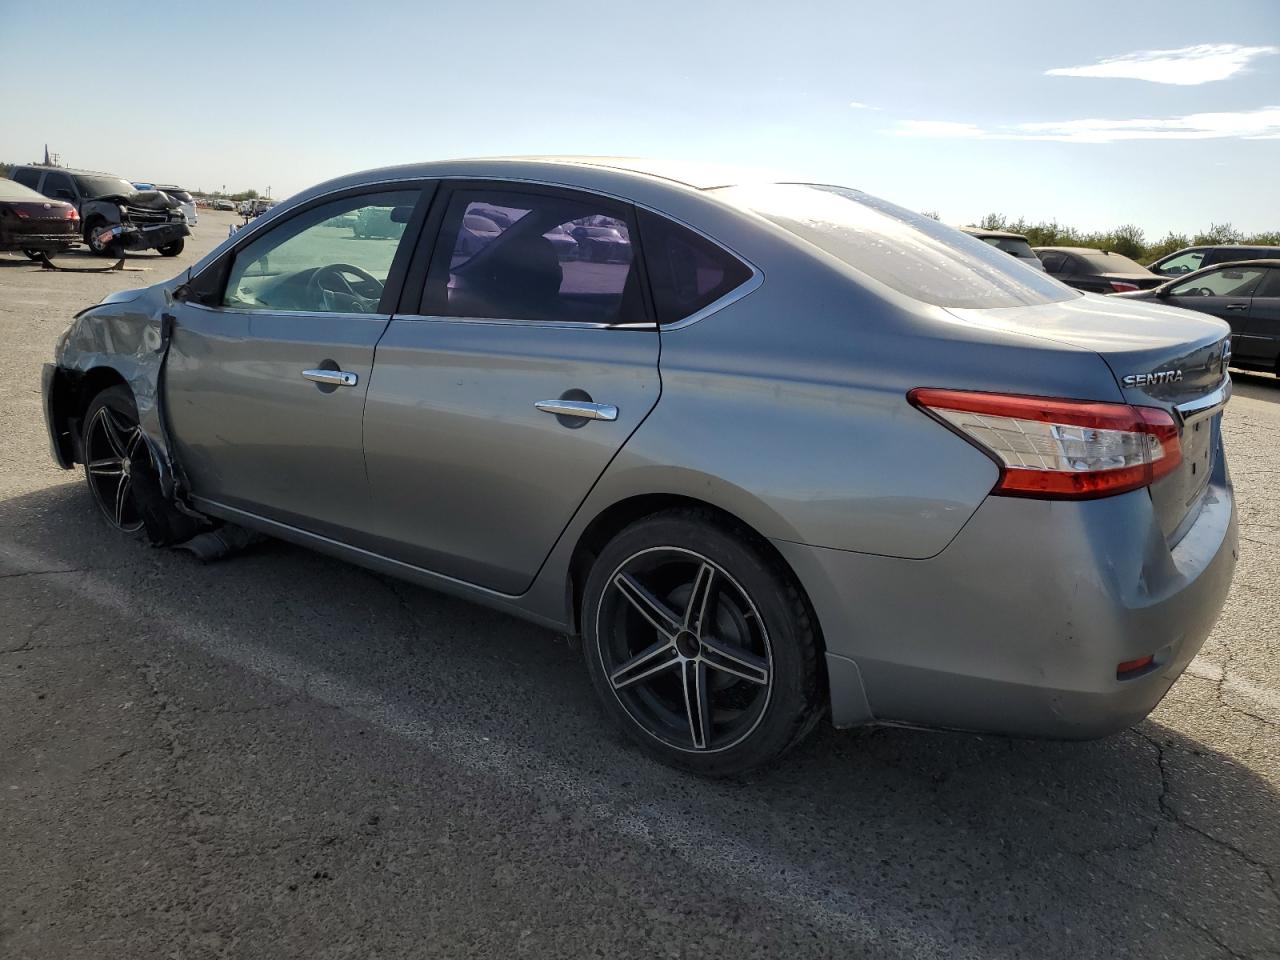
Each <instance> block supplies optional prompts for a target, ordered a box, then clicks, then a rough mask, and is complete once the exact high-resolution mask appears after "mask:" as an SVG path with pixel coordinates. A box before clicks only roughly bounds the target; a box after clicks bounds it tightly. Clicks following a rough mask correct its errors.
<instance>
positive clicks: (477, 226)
mask: <svg viewBox="0 0 1280 960" xmlns="http://www.w3.org/2000/svg"><path fill="white" fill-rule="evenodd" d="M631 234H632V228H631V223H630V221H629V215H628V212H627V210H626V209H625V208H624V207H622V206H621V205H617V204H614V203H612V202H610V201H608V200H605V199H603V198H595V197H591V196H589V195H582V196H581V197H580V198H577V197H575V198H570V197H567V196H563V195H560V194H545V195H544V194H539V193H523V192H514V191H512V192H508V191H505V190H501V189H493V190H463V191H458V192H456V193H454V194H453V196H452V197H451V198H450V201H449V206H448V208H447V210H446V211H445V216H444V221H443V223H442V224H441V227H440V235H439V239H438V240H437V243H436V247H435V253H434V254H433V256H432V262H431V269H430V270H429V272H428V274H427V284H426V290H425V295H424V298H423V312H424V313H427V314H429V315H432V316H440V317H472V318H477V319H490V320H538V321H550V322H569V323H604V324H613V323H639V322H644V320H645V310H644V302H643V299H642V295H641V292H640V282H639V277H638V275H637V273H636V265H635V263H634V262H633V255H632V246H631Z"/></svg>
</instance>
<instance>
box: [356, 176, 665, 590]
mask: <svg viewBox="0 0 1280 960" xmlns="http://www.w3.org/2000/svg"><path fill="white" fill-rule="evenodd" d="M583 226H591V227H603V228H607V229H609V230H612V231H616V235H617V236H618V237H619V238H620V242H615V243H614V244H613V245H612V248H611V249H610V250H609V251H608V256H604V255H603V254H602V252H601V251H599V250H595V249H593V250H586V249H583V247H582V246H581V245H580V244H579V243H578V241H577V240H575V238H574V230H575V228H577V227H583ZM636 235H637V234H636V229H635V221H634V212H633V210H632V209H631V207H630V206H629V205H626V204H623V203H620V202H618V201H616V200H612V199H608V198H604V197H600V196H596V195H594V194H587V193H580V192H576V191H565V190H557V189H552V188H535V187H532V186H526V185H518V186H517V185H514V184H507V183H502V182H476V183H462V182H456V183H453V184H451V185H450V186H449V187H448V189H447V190H442V195H441V196H440V197H439V198H438V199H437V201H436V204H435V209H434V210H433V213H432V217H431V219H430V220H429V222H428V224H427V228H426V231H425V232H424V246H429V247H431V250H430V251H427V250H423V251H421V253H420V255H419V256H417V257H415V268H414V269H413V270H411V271H410V275H409V279H408V280H407V281H406V298H405V311H404V312H403V313H398V314H397V315H396V316H395V317H394V318H393V319H392V320H391V323H390V324H389V326H388V328H387V331H386V333H385V335H384V336H383V338H382V340H381V341H380V342H379V344H378V351H377V360H376V363H375V367H374V373H373V379H372V383H371V386H370V388H369V395H368V400H367V403H366V407H365V417H364V443H365V461H366V464H367V468H368V475H369V483H370V488H371V493H372V497H373V510H374V514H375V522H376V528H377V531H378V534H379V536H380V537H381V538H382V542H381V544H380V547H379V552H381V553H385V554H387V555H390V556H392V557H395V558H397V559H400V560H402V561H404V562H407V563H411V564H413V565H415V566H419V567H423V568H426V569H428V570H432V571H434V572H437V573H441V574H444V575H446V576H450V577H454V578H456V579H459V580H463V581H467V582H469V583H474V584H478V585H480V586H483V587H486V588H489V589H491V590H496V591H500V592H502V593H508V594H514V593H520V592H522V591H523V590H525V589H526V588H527V587H528V585H529V584H530V583H531V582H532V581H533V578H534V576H535V574H536V573H537V571H538V568H539V567H540V566H541V564H542V561H543V560H544V559H545V558H546V556H547V554H548V553H549V552H550V550H551V547H552V546H553V545H554V543H555V541H556V539H557V538H558V537H559V535H560V533H561V531H562V530H563V529H564V527H565V525H566V524H567V523H568V522H569V520H570V518H571V517H572V516H573V513H574V511H575V510H577V508H578V506H579V505H580V504H581V503H582V501H583V499H584V498H585V497H586V495H587V493H588V491H590V489H591V487H592V485H593V484H594V483H595V482H596V480H597V478H599V476H600V474H601V473H602V472H603V471H604V469H605V467H607V466H608V464H609V461H610V460H611V459H612V458H613V457H614V455H615V454H616V453H617V452H618V450H619V449H621V447H622V445H623V444H624V443H625V442H626V440H627V438H628V437H629V436H630V435H631V433H632V431H634V430H635V429H636V427H637V426H639V424H640V423H641V421H643V420H644V418H645V416H647V415H648V413H649V411H650V410H651V409H652V408H653V405H654V404H655V403H656V402H657V400H658V393H659V380H658V332H657V327H656V325H655V324H654V322H653V317H652V310H651V306H650V304H649V298H648V292H647V284H646V282H645V278H644V274H643V263H642V260H641V258H640V256H639V254H638V250H637V248H636V247H635V246H633V244H632V242H631V241H632V238H634V237H636ZM431 240H434V243H431V242H429V241H431Z"/></svg>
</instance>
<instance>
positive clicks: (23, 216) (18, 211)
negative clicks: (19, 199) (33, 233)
mask: <svg viewBox="0 0 1280 960" xmlns="http://www.w3.org/2000/svg"><path fill="white" fill-rule="evenodd" d="M10 209H12V210H13V212H14V215H15V216H17V217H18V219H19V220H30V219H31V214H29V213H27V211H25V210H23V209H22V208H21V207H11V208H10Z"/></svg>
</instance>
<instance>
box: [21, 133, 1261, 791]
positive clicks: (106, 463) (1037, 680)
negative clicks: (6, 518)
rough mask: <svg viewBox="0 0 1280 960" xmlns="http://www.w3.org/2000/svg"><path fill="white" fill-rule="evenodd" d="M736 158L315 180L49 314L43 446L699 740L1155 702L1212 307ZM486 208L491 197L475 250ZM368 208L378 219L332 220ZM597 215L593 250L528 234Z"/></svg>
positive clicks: (701, 749) (1094, 728) (1213, 577)
mask: <svg viewBox="0 0 1280 960" xmlns="http://www.w3.org/2000/svg"><path fill="white" fill-rule="evenodd" d="M734 182H735V181H734V179H733V177H732V174H726V173H725V172H724V171H717V170H713V171H711V172H710V173H709V174H708V175H707V177H706V179H699V178H698V176H697V175H691V173H690V171H689V170H688V169H687V168H681V167H671V166H666V165H662V164H656V163H651V164H640V163H638V162H636V161H609V160H599V159H595V160H593V159H573V160H559V159H544V160H537V159H531V158H523V159H505V160H504V159H490V160H472V161H457V162H442V163H428V164H420V165H417V166H398V167H394V168H388V169H383V170H373V171H369V172H366V173H361V174H355V175H351V176H347V177H343V178H342V179H340V180H336V181H332V182H329V183H326V184H322V185H320V186H317V187H315V188H313V189H311V190H309V191H306V192H304V193H302V194H299V195H298V196H296V197H293V198H291V199H290V200H289V201H287V202H286V204H285V205H284V207H283V209H281V210H279V211H277V212H275V213H274V214H273V215H272V216H270V217H268V218H264V219H262V220H259V221H256V222H255V223H251V224H249V225H248V226H246V227H245V228H244V229H242V230H240V231H239V232H237V233H235V234H234V235H232V236H230V237H228V238H227V239H226V240H225V241H224V242H223V243H222V244H221V245H220V246H219V247H217V248H216V249H214V250H213V251H212V252H210V253H209V254H208V255H207V256H205V257H204V258H203V259H201V260H200V261H199V262H197V263H196V264H194V265H193V266H192V267H191V269H190V270H187V271H184V272H183V274H182V275H181V276H179V277H175V278H173V279H172V280H166V281H163V282H160V283H156V284H154V285H152V286H150V287H147V288H144V289H141V290H137V291H134V292H131V293H128V294H118V295H115V296H113V297H111V298H108V300H107V301H105V302H103V303H101V304H99V305H97V306H93V307H89V308H88V309H86V310H83V311H81V312H79V313H78V314H76V317H75V320H74V321H73V322H72V325H71V327H70V329H69V330H68V331H67V332H66V333H65V334H64V335H63V336H62V337H61V338H60V339H59V341H58V348H57V352H56V357H55V363H52V364H48V365H46V367H45V370H44V380H43V384H44V409H45V412H46V414H45V415H46V418H47V421H48V426H49V435H50V441H51V445H52V451H53V455H54V458H55V459H56V460H57V462H58V463H59V464H60V465H61V466H63V467H66V468H70V467H71V466H72V465H73V464H75V463H82V464H89V465H90V466H89V467H87V468H86V471H85V478H86V486H87V492H88V495H89V497H90V498H91V502H92V503H93V504H94V507H93V509H94V510H95V511H98V512H100V513H101V516H102V518H103V519H104V520H105V521H106V523H107V524H108V525H110V527H112V528H114V529H116V530H118V531H123V532H138V531H141V530H142V529H144V528H145V529H146V530H147V532H148V535H149V536H151V537H152V538H153V539H154V540H155V541H156V542H162V543H163V542H176V541H178V540H179V539H181V538H184V537H188V536H190V535H191V533H192V532H194V530H198V529H201V527H200V526H199V525H198V522H197V519H195V518H203V519H202V520H200V521H199V523H204V524H208V525H213V524H218V523H232V524H237V525H240V526H243V527H249V528H252V529H254V530H258V531H261V532H263V533H266V534H268V535H273V536H278V537H281V538H284V539H287V540H291V541H293V542H295V543H299V544H303V545H307V546H311V547H314V548H316V549H320V550H324V551H326V552H328V553H330V554H333V555H336V556H338V557H342V558H346V559H348V560H351V561H353V562H356V563H360V564H364V565H366V566H368V567H372V568H374V569H377V570H379V571H381V572H383V573H384V574H387V575H391V576H399V577H404V578H408V579H411V580H413V581H415V582H417V583H419V584H423V585H426V586H430V587H434V588H437V589H441V590H445V591H450V592H452V593H454V594H457V595H461V596H464V597H468V598H471V599H474V600H477V601H479V602H483V603H488V604H490V605H492V606H494V607H496V608H498V609H501V610H505V611H508V612H510V613H513V614H517V615H520V616H524V617H526V618H529V619H531V620H533V621H536V622H538V623H540V624H542V625H544V626H546V627H549V628H551V629H557V630H563V631H568V632H571V633H575V634H577V635H579V636H581V637H582V638H583V642H582V645H581V646H582V650H583V653H584V657H585V660H586V667H587V670H588V672H589V674H590V677H591V681H592V683H593V684H594V686H595V689H596V691H597V692H598V694H599V697H600V702H601V704H602V709H603V710H604V711H605V713H606V714H607V715H608V716H609V717H610V718H611V719H612V720H613V721H614V722H616V723H617V724H618V726H619V728H620V729H621V730H623V731H625V732H626V734H627V735H629V736H630V737H632V738H633V739H634V740H635V742H636V743H637V744H639V745H640V748H641V749H643V750H645V751H647V752H649V753H651V754H652V755H654V756H656V757H658V758H660V759H662V760H664V761H666V762H668V763H672V764H675V765H678V766H681V767H684V768H686V769H690V770H694V771H697V772H699V773H702V774H707V775H726V774H733V773H736V772H739V771H742V770H745V769H748V768H750V767H753V766H757V765H759V764H762V763H767V762H769V761H770V760H772V759H774V758H775V757H777V756H779V755H780V754H782V753H783V752H785V751H786V750H788V749H789V748H791V747H792V746H794V745H795V744H796V743H798V742H800V740H802V739H803V738H804V737H805V736H806V734H808V733H809V732H810V731H811V730H812V729H813V728H814V726H815V725H816V724H817V723H818V722H820V720H822V719H823V718H825V717H830V718H831V720H832V721H833V722H834V723H835V724H836V725H837V726H842V727H843V726H854V725H861V724H877V723H890V724H909V725H917V726H918V725H924V726H936V727H944V728H949V729H957V728H958V729H968V730H977V731H992V732H1001V733H1011V734H1017V735H1047V736H1053V737H1072V738H1084V737H1096V736H1101V735H1104V734H1107V733H1109V732H1112V731H1115V730H1118V729H1121V728H1123V727H1126V726H1128V725H1130V724H1133V723H1135V722H1137V721H1138V720H1140V719H1141V718H1143V717H1144V716H1146V715H1147V714H1148V713H1149V712H1150V711H1151V709H1152V708H1153V707H1154V706H1155V705H1156V704H1157V703H1158V702H1159V701H1160V699H1161V698H1162V697H1163V696H1164V695H1165V693H1166V692H1167V691H1168V689H1169V687H1170V686H1171V685H1172V684H1173V682H1174V681H1175V680H1176V679H1177V677H1178V676H1179V675H1180V674H1181V673H1182V671H1183V670H1184V669H1185V668H1186V666H1187V664H1188V663H1189V662H1190V661H1191V659H1192V658H1193V657H1194V656H1195V655H1196V652H1197V651H1198V650H1199V648H1200V646H1201V644H1202V643H1203V641H1204V639H1205V637H1206V636H1207V634H1208V633H1209V631H1210V630H1211V628H1212V627H1213V624H1214V621H1215V620H1216V619H1217V616H1218V613H1219V611H1220V610H1221V607H1222V604H1223V602H1224V600H1225V598H1226V595H1227V592H1228V589H1229V587H1230V582H1231V577H1232V571H1233V569H1234V566H1235V556H1236V551H1237V537H1236V521H1235V508H1234V504H1233V498H1232V490H1231V484H1230V480H1229V476H1228V472H1227V469H1226V461H1225V454H1224V448H1223V445H1222V441H1221V418H1222V410H1223V407H1224V405H1225V404H1226V402H1227V398H1228V396H1229V391H1230V380H1229V379H1228V378H1227V376H1226V371H1225V369H1224V367H1223V348H1224V346H1226V343H1227V337H1228V333H1229V331H1228V329H1227V327H1226V325H1225V324H1223V323H1222V322H1221V321H1219V320H1216V319H1214V318H1213V317H1208V316H1205V315H1203V314H1197V313H1192V312H1189V311H1185V310H1172V309H1166V308H1162V307H1158V306H1153V305H1151V304H1147V303H1139V302H1134V301H1130V300H1120V299H1112V298H1097V297H1095V298H1086V297H1085V296H1084V295H1083V294H1080V293H1078V292H1077V291H1075V290H1072V289H1069V288H1067V287H1065V286H1063V285H1062V284H1060V283H1056V282H1054V281H1053V280H1051V279H1049V278H1048V277H1047V276H1045V275H1044V274H1041V273H1037V272H1035V271H1033V270H1028V269H1026V268H1024V267H1022V266H1019V265H1017V264H1016V263H1014V262H1013V260H1012V259H1011V258H1010V257H1009V256H1008V255H1007V254H1005V253H1003V252H1001V251H999V250H996V249H994V248H992V247H991V246H989V245H987V244H985V243H982V242H981V241H979V240H976V239H974V238H973V237H968V236H966V235H965V234H963V233H961V232H960V231H958V230H954V229H952V228H950V227H947V226H944V225H942V224H940V223H937V222H936V221H933V220H930V219H928V218H926V217H923V216H920V215H919V214H916V213H913V212H911V211H909V210H904V209H902V208H901V207H897V206H894V205H893V204H890V203H886V202H884V201H881V200H878V199H876V198H874V197H870V196H868V195H866V194H863V193H860V192H858V191H856V190H850V189H846V188H842V187H835V186H815V185H807V184H800V183H777V184H759V183H752V184H751V185H743V186H726V184H732V183H734ZM482 206H494V207H501V208H503V209H514V210H516V211H518V212H519V213H520V215H519V216H514V215H513V216H512V217H511V221H512V222H511V224H510V225H509V226H508V227H506V228H505V229H503V230H500V231H499V232H498V234H497V235H496V236H493V237H491V238H490V239H489V241H488V242H487V243H486V244H484V245H483V246H482V247H480V248H479V249H473V247H472V245H471V243H470V241H469V240H468V239H467V238H468V236H469V234H468V230H469V229H470V228H469V227H468V225H467V221H468V218H470V217H479V215H478V214H475V213H474V212H473V211H474V210H475V209H477V208H480V207H482ZM365 210H372V211H377V214H378V216H379V217H381V216H387V217H389V218H390V219H391V220H392V221H393V222H395V223H397V224H403V225H404V230H403V232H402V234H401V236H400V238H399V239H397V240H392V241H390V242H389V241H386V240H382V239H371V238H357V237H351V238H342V239H341V240H340V241H339V240H338V239H337V238H335V236H334V231H333V229H332V228H331V227H329V226H328V225H327V224H328V223H329V222H331V221H332V220H333V219H334V218H335V217H341V216H344V215H346V214H351V213H355V214H357V216H359V214H360V211H365ZM591 216H604V217H608V218H610V219H611V220H612V221H613V222H614V223H617V224H621V225H622V228H625V230H626V234H625V236H626V237H628V238H630V240H631V241H632V242H631V243H630V244H628V246H627V254H626V257H625V260H621V259H620V260H617V261H616V262H605V263H587V262H583V261H582V260H579V259H562V258H561V252H562V251H559V250H557V248H556V246H555V244H553V243H552V242H551V241H550V240H548V239H547V237H546V234H547V233H548V232H549V231H550V230H552V229H553V228H555V227H557V226H559V227H565V226H566V225H568V224H583V223H584V220H585V218H587V217H591ZM479 219H483V220H485V222H486V223H489V224H493V221H492V220H488V219H487V218H483V217H480V218H479ZM494 226H495V228H496V224H495V225H494ZM593 226H594V224H593ZM606 229H613V230H615V231H616V232H617V233H618V234H619V236H622V235H623V234H622V229H621V228H618V227H611V228H606ZM614 245H615V246H617V245H618V244H617V243H616V242H615V243H614ZM642 278H643V279H642ZM326 317H327V319H325V318H326ZM161 331H165V335H162V333H161ZM157 345H160V348H159V349H157ZM1175 374H1176V375H1175ZM135 391H137V393H136V394H135ZM135 477H136V478H139V479H138V480H137V481H136V482H135V479H134V478H135ZM144 479H145V480H146V481H147V482H143V481H144ZM175 502H177V503H181V505H182V507H183V508H185V511H186V512H184V510H182V509H178V508H177V507H175V506H174V503H175ZM193 514H194V518H193ZM62 526H64V527H65V526H66V525H65V524H63V525H62ZM206 528H207V527H206ZM58 533H59V530H58V529H54V528H52V527H51V529H50V535H51V536H55V535H58ZM68 535H70V534H68ZM75 535H78V536H82V535H83V533H82V532H77V533H76V534H75ZM268 560H269V558H268ZM158 562H163V560H161V561H158ZM483 641H484V638H483V637H477V638H475V640H474V642H476V643H483ZM482 681H483V678H482V677H478V681H477V682H482ZM546 709H548V710H561V709H563V705H562V704H547V705H546Z"/></svg>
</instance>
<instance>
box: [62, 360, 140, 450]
mask: <svg viewBox="0 0 1280 960" xmlns="http://www.w3.org/2000/svg"><path fill="white" fill-rule="evenodd" d="M114 386H124V387H127V386H128V383H127V382H126V381H125V379H124V377H122V376H121V375H120V374H119V372H117V371H116V370H113V369H111V368H110V367H94V368H93V369H92V370H87V371H85V372H84V373H74V372H70V373H69V372H67V371H61V370H60V371H59V372H58V375H57V377H56V379H55V380H54V387H53V396H52V412H53V418H54V426H55V430H56V433H57V443H58V447H59V450H60V451H61V453H62V455H63V456H64V457H65V459H66V461H68V462H69V463H83V462H84V458H83V456H82V454H81V451H80V422H81V421H82V420H83V419H84V414H85V411H86V410H88V409H89V404H90V402H91V401H92V400H93V398H94V397H96V396H97V395H98V394H100V393H101V392H102V391H103V390H105V389H107V388H108V387H114Z"/></svg>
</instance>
